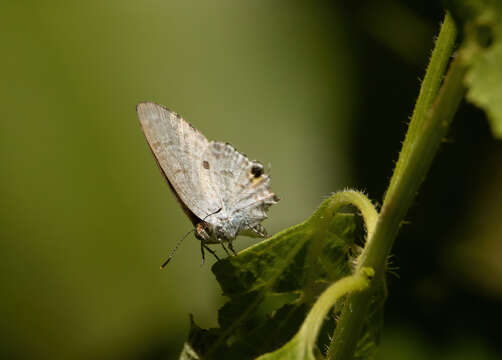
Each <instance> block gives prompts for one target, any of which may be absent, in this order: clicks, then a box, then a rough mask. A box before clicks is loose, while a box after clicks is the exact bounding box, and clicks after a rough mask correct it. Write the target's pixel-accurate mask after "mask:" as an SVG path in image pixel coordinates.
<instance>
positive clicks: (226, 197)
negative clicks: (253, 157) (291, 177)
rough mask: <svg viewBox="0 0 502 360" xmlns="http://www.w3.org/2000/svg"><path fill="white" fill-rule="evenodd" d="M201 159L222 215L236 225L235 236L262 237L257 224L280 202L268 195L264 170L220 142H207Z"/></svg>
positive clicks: (262, 232) (266, 177) (262, 229)
mask: <svg viewBox="0 0 502 360" xmlns="http://www.w3.org/2000/svg"><path fill="white" fill-rule="evenodd" d="M204 156H205V158H207V159H210V160H207V161H208V167H209V168H210V171H209V173H210V175H211V183H212V184H215V186H217V187H218V189H217V191H218V193H219V194H221V202H222V204H223V208H224V209H225V211H224V213H226V214H227V216H228V217H229V218H231V219H236V221H238V222H239V223H238V224H237V228H238V230H237V231H238V233H240V234H242V235H246V236H260V237H264V236H265V235H266V232H265V229H264V228H263V227H262V226H261V225H260V223H261V222H262V221H263V220H265V219H266V218H267V214H266V211H267V210H268V208H269V207H270V206H271V205H273V204H276V203H277V202H278V201H279V199H278V198H277V197H276V196H275V194H274V193H272V192H271V191H270V177H269V176H268V175H267V174H264V173H263V166H262V165H261V164H260V163H258V162H256V161H250V160H249V159H248V158H247V157H246V156H245V155H243V154H241V153H240V152H238V151H237V150H235V149H234V148H233V147H232V146H231V145H230V144H224V143H221V142H215V141H212V142H210V143H209V146H208V148H207V150H206V153H205V154H204Z"/></svg>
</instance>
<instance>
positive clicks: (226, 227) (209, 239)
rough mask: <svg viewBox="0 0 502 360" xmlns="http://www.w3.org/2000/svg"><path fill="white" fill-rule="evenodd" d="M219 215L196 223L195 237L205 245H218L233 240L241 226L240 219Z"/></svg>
mask: <svg viewBox="0 0 502 360" xmlns="http://www.w3.org/2000/svg"><path fill="white" fill-rule="evenodd" d="M218 215H220V214H218ZM221 215H223V214H221ZM221 215H220V216H217V215H215V216H214V217H213V218H212V219H211V220H210V221H202V220H201V221H200V222H199V223H197V224H196V225H195V237H196V238H197V239H199V240H201V241H204V242H205V243H206V244H218V243H220V242H222V241H224V242H228V241H232V240H234V239H235V237H236V236H237V233H238V232H239V230H240V228H241V227H242V225H243V222H242V219H241V218H240V217H239V216H231V217H229V216H224V215H223V216H221Z"/></svg>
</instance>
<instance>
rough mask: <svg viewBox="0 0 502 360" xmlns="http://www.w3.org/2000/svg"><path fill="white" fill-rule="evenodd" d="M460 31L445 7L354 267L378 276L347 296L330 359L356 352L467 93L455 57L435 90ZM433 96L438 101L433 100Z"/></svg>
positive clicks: (459, 62)
mask: <svg viewBox="0 0 502 360" xmlns="http://www.w3.org/2000/svg"><path fill="white" fill-rule="evenodd" d="M456 33H457V32H456V28H455V24H454V22H453V20H452V18H451V17H450V15H449V14H448V13H447V14H446V16H445V20H444V22H443V24H442V27H441V31H440V34H439V37H438V39H437V42H436V46H435V49H434V52H433V54H432V57H431V60H430V64H429V66H428V68H427V74H426V76H425V79H424V82H423V83H422V90H421V91H420V96H419V99H418V100H417V104H416V106H415V110H414V113H413V117H412V122H411V123H410V126H409V129H408V134H407V135H406V138H405V142H404V144H403V150H402V151H401V153H400V155H399V160H398V163H397V165H396V169H395V170H394V174H393V176H392V179H391V182H390V185H389V188H388V189H387V192H386V195H385V198H384V202H383V206H382V210H381V212H380V215H379V218H378V222H377V225H376V228H375V232H374V233H373V236H372V237H371V238H369V241H368V243H367V244H366V247H365V249H364V251H363V254H362V255H361V257H360V258H359V261H358V268H357V269H356V271H359V269H362V268H363V267H371V268H373V269H374V270H375V279H374V281H372V283H371V285H370V288H369V289H368V290H366V291H364V292H360V293H354V294H351V295H349V296H348V297H347V300H346V304H345V306H344V310H343V311H342V314H341V317H340V320H339V322H338V324H337V327H336V329H335V333H334V336H333V340H332V342H331V344H330V346H329V349H328V359H332V360H342V359H343V360H346V359H351V358H352V356H353V354H354V350H355V348H356V345H357V341H358V340H359V337H360V334H361V330H362V328H363V325H364V321H365V319H366V316H367V311H368V309H369V305H370V302H371V298H372V296H371V294H372V292H373V291H374V290H375V289H376V287H377V286H382V283H381V281H382V279H383V276H384V274H385V266H386V260H387V257H388V255H389V253H390V250H391V248H392V244H393V243H394V239H395V237H396V235H397V233H398V230H399V226H400V224H401V222H402V221H403V219H404V216H405V215H406V212H407V211H408V208H409V207H410V205H411V204H412V201H413V199H414V197H415V194H416V193H417V191H418V189H419V187H420V184H421V183H422V180H423V179H424V178H425V175H426V174H427V171H428V170H429V168H430V165H431V163H432V160H433V158H434V156H435V154H436V152H437V150H438V148H439V145H440V143H441V139H442V138H443V137H444V136H445V134H446V132H447V130H448V127H449V125H450V123H451V121H452V119H453V115H454V114H455V112H456V110H457V108H458V105H459V103H460V101H461V100H462V97H463V95H464V91H465V89H464V86H463V78H464V75H465V72H466V68H467V66H466V64H465V63H464V62H462V60H461V59H459V58H457V59H455V60H454V61H453V62H452V64H451V66H450V69H449V71H448V74H447V77H446V79H445V81H444V83H443V85H442V87H441V89H440V91H439V94H438V95H437V96H436V94H437V87H438V86H439V84H440V83H441V79H442V74H443V73H442V71H444V70H441V69H444V67H445V64H446V63H447V62H448V60H449V58H450V55H451V52H452V51H453V43H454V41H455V38H456ZM424 88H425V89H424ZM434 98H435V102H434V104H433V105H432V106H431V104H432V101H433V100H432V99H434Z"/></svg>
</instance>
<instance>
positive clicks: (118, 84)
mask: <svg viewBox="0 0 502 360" xmlns="http://www.w3.org/2000/svg"><path fill="white" fill-rule="evenodd" d="M428 6H431V5H428ZM428 6H426V5H425V4H422V3H421V2H419V1H415V2H414V1H408V2H393V1H392V2H391V1H385V2H383V3H382V2H376V1H362V2H358V3H357V4H353V3H350V2H333V3H329V2H304V1H277V2H270V1H264V0H259V1H245V2H235V1H230V0H226V1H220V0H218V1H211V2H209V1H190V2H186V1H182V0H178V1H142V2H137V1H128V0H126V1H87V2H77V1H44V2H37V1H18V2H5V3H4V4H3V6H2V12H1V15H0V20H1V21H0V24H1V25H0V26H1V28H2V31H1V32H0V41H1V45H2V50H3V51H2V56H1V57H0V66H1V67H0V68H1V73H2V80H1V87H0V96H1V99H2V102H3V106H2V107H1V115H2V120H1V123H0V126H1V127H0V160H1V161H0V185H1V194H0V195H1V199H2V200H1V204H2V206H0V211H1V214H0V216H1V217H0V221H1V223H0V237H1V242H0V246H1V254H2V261H1V262H0V264H1V265H0V269H1V271H0V291H1V294H2V295H1V300H0V308H1V309H2V314H1V322H0V331H1V334H2V336H1V340H0V358H2V359H3V358H5V359H13V358H18V359H32V358H37V359H88V358H94V359H172V358H176V357H177V355H178V353H179V352H180V350H181V346H182V344H183V341H184V339H185V337H186V335H187V332H188V325H189V321H188V314H189V313H192V314H194V316H195V318H196V320H197V322H198V324H199V325H201V326H204V327H210V326H216V325H217V318H216V311H215V309H217V308H218V307H219V306H220V305H221V304H222V303H223V301H224V299H223V298H222V297H221V295H220V290H219V288H218V285H217V283H216V282H215V280H214V278H213V276H212V274H211V272H210V265H211V263H212V261H213V260H212V259H211V260H210V261H209V263H206V265H204V266H203V267H200V266H199V265H200V253H199V248H198V242H197V241H193V240H192V239H187V240H186V241H185V243H184V244H183V246H182V247H181V248H180V249H179V251H178V253H177V255H176V257H175V258H174V260H173V261H172V262H171V263H170V264H169V267H168V268H167V269H166V270H165V271H159V269H158V266H159V265H160V263H161V262H162V261H163V260H164V259H165V257H166V256H167V255H168V253H169V251H170V249H171V248H172V247H173V245H174V244H175V242H176V241H177V240H178V239H179V238H180V237H181V236H182V235H183V234H184V233H185V232H186V231H187V230H189V229H190V228H191V224H190V222H189V221H188V219H186V218H185V216H184V214H183V212H182V211H181V209H180V208H179V206H178V204H177V203H176V201H175V199H174V197H173V196H172V195H171V194H170V192H169V189H168V186H166V184H165V183H164V181H163V178H162V176H161V175H160V173H159V171H158V169H157V167H156V165H155V163H154V160H153V158H152V155H151V153H150V151H149V149H148V147H147V145H146V143H145V140H144V138H143V134H142V133H141V130H140V127H139V123H138V120H137V118H136V113H135V105H136V103H138V102H139V101H145V100H149V101H156V102H158V103H161V104H164V105H166V106H168V107H170V108H171V109H173V110H175V111H177V112H179V113H180V114H182V116H183V117H184V118H185V119H187V120H188V121H190V122H191V123H193V124H194V125H195V126H196V127H197V128H198V129H200V130H201V131H202V132H203V133H204V134H205V135H206V136H207V137H208V138H209V139H215V140H221V141H228V142H230V143H232V144H233V145H234V146H235V147H236V148H237V149H239V150H240V151H241V152H243V153H246V154H247V155H249V157H250V158H253V159H258V160H260V161H262V162H263V163H264V164H269V163H270V164H271V174H272V177H273V183H272V188H273V190H274V191H275V192H276V193H277V194H278V195H279V196H280V197H281V199H282V200H281V202H280V204H279V205H278V206H276V207H274V208H273V209H271V211H270V219H269V220H268V221H266V222H265V223H264V225H265V226H266V227H267V228H268V230H269V233H272V234H273V233H275V232H277V231H279V230H281V229H283V228H285V227H288V226H291V225H293V224H296V223H298V222H300V221H302V220H304V219H305V218H306V217H308V216H309V214H310V213H311V212H312V211H313V210H314V209H315V208H316V206H317V205H318V204H319V203H320V202H321V201H322V200H323V199H324V198H325V197H326V196H328V195H329V194H330V193H331V192H333V191H336V190H339V189H342V188H344V187H347V186H348V187H353V188H358V189H364V190H366V191H367V192H368V193H369V195H370V197H372V198H373V199H375V200H380V199H382V195H383V192H384V190H385V188H386V186H387V182H388V179H389V178H390V176H391V174H392V168H393V161H395V160H396V159H397V154H398V150H399V146H400V141H401V140H402V138H403V136H404V133H405V130H406V122H407V119H408V116H409V114H410V113H411V109H412V107H413V102H414V100H415V98H416V96H417V94H418V88H419V81H418V80H417V79H418V78H419V77H421V76H423V73H424V69H425V65H426V62H427V57H428V54H429V53H430V49H431V48H432V39H433V36H434V34H435V32H437V30H438V24H439V21H440V19H441V18H442V16H443V10H442V9H441V8H440V7H439V5H437V4H436V5H434V6H433V7H428ZM447 140H448V141H447V142H446V143H445V145H444V147H443V148H442V151H441V153H440V155H439V157H438V159H437V160H436V162H435V164H434V166H433V168H432V170H431V175H430V176H429V178H428V179H427V181H426V183H425V184H424V187H423V189H422V192H421V194H420V196H419V197H418V200H417V203H416V205H415V206H414V207H413V209H412V210H411V212H410V214H409V220H411V223H410V224H409V225H407V226H405V227H404V228H403V230H402V232H401V234H400V237H399V239H398V241H397V242H396V247H395V252H394V253H395V255H394V257H393V258H392V266H393V267H394V269H395V271H396V272H397V273H398V274H399V275H400V276H399V278H397V277H395V276H392V275H391V278H390V281H389V283H390V297H389V300H388V303H387V305H386V322H385V329H384V334H383V338H382V348H381V351H380V353H379V358H381V359H423V358H425V357H427V358H432V359H439V358H441V359H445V358H446V359H496V358H500V356H501V354H502V349H501V346H502V345H501V343H500V336H499V332H498V330H497V326H499V324H500V322H501V320H502V319H501V313H500V307H501V305H502V282H501V280H500V279H501V277H502V262H501V261H500V256H499V254H501V253H502V242H501V241H500V240H501V238H502V236H501V233H502V224H501V223H500V221H499V217H500V215H499V214H500V212H501V211H502V196H501V192H500V190H499V189H500V181H501V179H502V167H501V166H500V158H501V155H502V148H501V145H500V143H497V142H495V141H494V140H492V139H491V137H490V134H489V130H488V125H487V124H486V121H485V119H484V115H483V114H482V113H481V112H480V111H478V110H476V109H474V108H472V107H471V106H468V105H463V106H462V109H461V110H460V112H459V114H458V116H457V118H456V120H455V123H454V127H453V129H452V132H451V137H449V138H448V139H447ZM253 242H254V241H253V240H249V239H239V240H238V241H237V243H236V247H237V248H239V249H241V248H244V247H246V246H248V245H250V244H252V243H253ZM396 269H397V270H396Z"/></svg>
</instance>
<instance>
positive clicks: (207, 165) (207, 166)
mask: <svg viewBox="0 0 502 360" xmlns="http://www.w3.org/2000/svg"><path fill="white" fill-rule="evenodd" d="M202 166H203V167H204V169H206V170H209V163H208V162H207V161H206V160H204V161H203V162H202Z"/></svg>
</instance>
